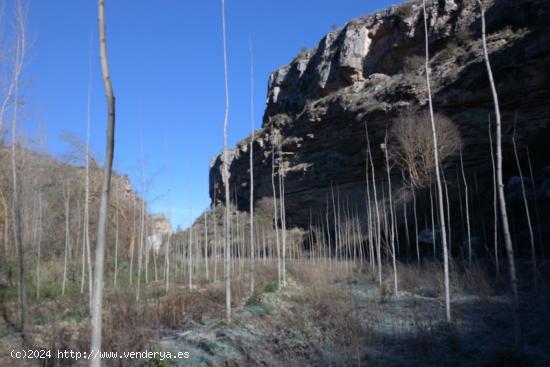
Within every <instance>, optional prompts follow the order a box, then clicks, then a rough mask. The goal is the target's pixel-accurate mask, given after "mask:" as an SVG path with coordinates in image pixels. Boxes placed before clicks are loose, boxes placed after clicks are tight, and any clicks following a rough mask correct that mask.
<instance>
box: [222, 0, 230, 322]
mask: <svg viewBox="0 0 550 367" xmlns="http://www.w3.org/2000/svg"><path fill="white" fill-rule="evenodd" d="M222 35H223V75H224V85H225V113H224V118H223V183H224V188H225V246H224V256H225V269H224V278H225V279H224V280H225V317H226V319H227V320H228V321H229V320H231V254H230V244H231V242H230V235H231V232H230V227H229V226H230V222H231V221H230V215H231V210H230V204H231V202H230V200H229V167H228V164H227V161H228V154H227V119H228V117H229V87H228V81H227V45H226V36H225V1H224V0H222Z"/></svg>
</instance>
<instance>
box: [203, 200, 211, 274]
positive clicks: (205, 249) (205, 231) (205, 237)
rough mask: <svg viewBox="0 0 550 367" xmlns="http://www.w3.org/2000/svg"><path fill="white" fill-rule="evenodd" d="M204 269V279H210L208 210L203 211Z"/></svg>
mask: <svg viewBox="0 0 550 367" xmlns="http://www.w3.org/2000/svg"><path fill="white" fill-rule="evenodd" d="M204 271H205V272H206V280H207V281H210V273H209V272H208V212H207V211H206V212H204Z"/></svg>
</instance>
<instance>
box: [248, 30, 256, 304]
mask: <svg viewBox="0 0 550 367" xmlns="http://www.w3.org/2000/svg"><path fill="white" fill-rule="evenodd" d="M248 46H249V53H250V128H251V135H250V294H251V295H252V294H253V293H254V265H255V263H254V251H255V248H254V162H253V161H254V159H253V154H254V55H253V53H252V37H250V38H249V40H248Z"/></svg>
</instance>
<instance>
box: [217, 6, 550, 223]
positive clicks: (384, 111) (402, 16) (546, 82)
mask: <svg viewBox="0 0 550 367" xmlns="http://www.w3.org/2000/svg"><path fill="white" fill-rule="evenodd" d="M417 4H418V2H410V3H405V4H403V5H400V6H394V7H391V8H389V9H388V10H386V11H382V12H378V13H375V14H372V15H370V16H367V17H364V18H359V19H356V20H353V21H350V22H349V23H347V24H346V25H345V26H344V27H343V28H342V29H339V30H336V31H333V32H330V33H328V34H327V35H326V36H325V37H324V38H323V39H322V40H321V41H320V42H319V45H318V46H317V47H316V48H314V49H311V50H308V51H305V52H302V53H301V54H299V55H298V56H297V57H296V58H295V59H294V60H292V62H291V63H290V64H288V65H286V66H283V67H281V68H280V69H278V70H276V71H275V72H273V73H272V74H271V75H270V77H269V82H268V90H267V106H266V110H265V114H264V118H263V124H262V128H261V129H260V130H258V131H256V133H255V136H254V143H253V144H254V156H253V159H254V172H255V179H254V184H255V189H254V195H255V197H254V200H255V201H257V200H259V199H261V198H262V197H270V196H272V195H273V190H272V186H271V169H272V158H273V157H272V142H273V137H274V136H275V135H278V136H280V137H281V149H282V152H283V156H284V161H285V181H284V182H285V193H286V208H287V220H288V222H289V225H291V226H292V225H298V226H304V227H305V226H308V224H309V223H310V218H311V217H312V215H313V216H315V215H319V214H320V213H321V212H323V213H324V212H326V210H327V206H332V202H331V201H332V193H333V192H334V193H335V195H339V197H340V200H341V202H342V205H343V206H344V205H346V204H345V203H349V207H351V209H350V210H353V211H357V212H358V213H362V212H363V208H364V207H365V205H364V203H365V173H366V172H365V157H366V155H365V152H366V138H365V124H367V125H368V132H369V137H370V142H371V146H372V147H373V155H374V156H373V158H374V163H375V166H376V176H377V180H378V181H379V182H378V185H380V186H381V187H383V185H385V184H384V181H383V178H384V177H385V176H384V160H383V155H382V151H381V149H380V143H381V142H382V141H383V138H384V135H385V132H386V129H388V128H389V127H390V126H391V125H392V123H393V121H394V119H395V117H396V116H397V114H398V113H399V111H401V110H402V109H403V108H404V107H406V106H409V105H413V106H417V107H420V108H422V106H426V104H427V95H426V88H425V77H424V73H423V66H424V65H423V60H422V58H423V55H424V52H425V51H424V28H423V17H422V9H421V7H420V6H418V5H417ZM486 4H487V11H486V19H487V31H488V34H489V36H488V42H489V51H490V58H491V62H492V66H493V71H494V75H495V79H496V83H497V89H498V92H499V97H500V102H501V110H502V116H503V124H504V126H503V130H504V137H503V139H504V140H503V144H504V147H503V149H504V152H505V174H506V176H507V178H509V177H511V176H514V175H517V168H516V166H515V162H514V160H513V151H512V145H511V133H512V130H513V124H514V121H516V124H517V140H518V143H519V148H520V151H521V152H523V153H522V154H521V156H522V160H523V159H524V157H525V154H524V153H525V147H527V146H528V147H529V149H530V154H531V158H532V160H533V165H534V170H535V172H539V170H540V169H542V168H543V167H544V166H545V165H548V164H550V154H549V153H548V150H547V147H546V146H545V144H546V142H549V141H550V133H549V122H550V67H549V66H548V65H550V21H549V19H550V2H549V1H545V0H519V1H518V0H493V1H488V2H486ZM428 12H429V19H428V24H429V40H430V56H431V58H430V67H431V68H432V83H433V86H432V92H433V96H434V107H435V109H436V111H437V112H441V113H443V114H445V115H447V116H449V117H450V118H451V119H452V120H453V121H455V123H456V124H457V125H458V127H459V129H460V133H461V136H462V144H463V151H464V159H465V166H466V171H467V175H468V180H469V181H470V183H471V185H472V186H473V185H474V181H475V183H476V184H477V193H478V197H484V195H485V196H486V195H489V193H490V192H492V191H491V190H492V188H491V186H490V183H491V181H490V176H489V177H487V176H488V174H490V172H491V171H490V170H491V163H490V159H489V142H488V118H489V116H491V114H492V112H493V104H492V99H491V93H490V89H489V83H488V79H487V74H486V70H485V66H484V64H483V58H482V50H481V41H480V38H481V37H480V19H479V11H478V9H477V7H476V5H475V1H474V0H439V1H434V2H431V4H430V5H429V10H428ZM249 142H250V137H248V138H246V139H245V140H243V141H242V142H240V143H239V144H238V145H237V147H236V148H234V149H232V150H231V151H230V153H229V160H230V161H229V165H230V168H229V171H230V189H231V190H230V191H231V195H232V198H231V199H232V201H235V195H236V201H237V203H238V207H239V208H240V209H242V210H246V209H247V208H248V205H249V173H248V172H249V171H248V170H249V155H248V150H249V146H248V144H249ZM275 150H277V149H275ZM453 160H454V162H456V161H457V157H455V158H451V162H450V163H449V164H448V165H447V167H448V168H447V170H446V171H445V175H446V177H448V178H449V177H452V178H453V180H455V177H456V165H455V164H453ZM221 163H222V155H219V156H217V157H215V158H214V159H213V160H212V163H211V167H210V195H211V198H212V200H213V201H214V199H215V201H216V202H223V200H224V190H223V183H222V180H221V173H220V172H221ZM524 163H525V161H524ZM392 174H393V177H395V183H394V185H395V189H396V190H399V186H400V183H399V182H400V178H401V173H400V172H399V171H398V170H397V169H395V170H394V171H393V173H392ZM536 175H537V174H536V173H535V176H536ZM448 180H449V181H451V179H448ZM537 180H538V179H537ZM276 182H277V180H276ZM450 187H451V189H450V191H451V201H453V200H454V199H453V198H455V197H456V196H457V194H458V191H457V190H456V184H450ZM453 190H454V191H453ZM453 192H454V194H453ZM312 213H313V214H312ZM479 215H480V216H482V215H483V209H480V213H479ZM480 231H481V230H480Z"/></svg>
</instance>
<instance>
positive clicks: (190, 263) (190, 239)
mask: <svg viewBox="0 0 550 367" xmlns="http://www.w3.org/2000/svg"><path fill="white" fill-rule="evenodd" d="M189 223H190V224H189V229H188V231H189V233H188V239H187V267H188V268H189V272H188V277H189V278H188V286H189V289H192V288H193V218H192V217H191V209H189Z"/></svg>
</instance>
